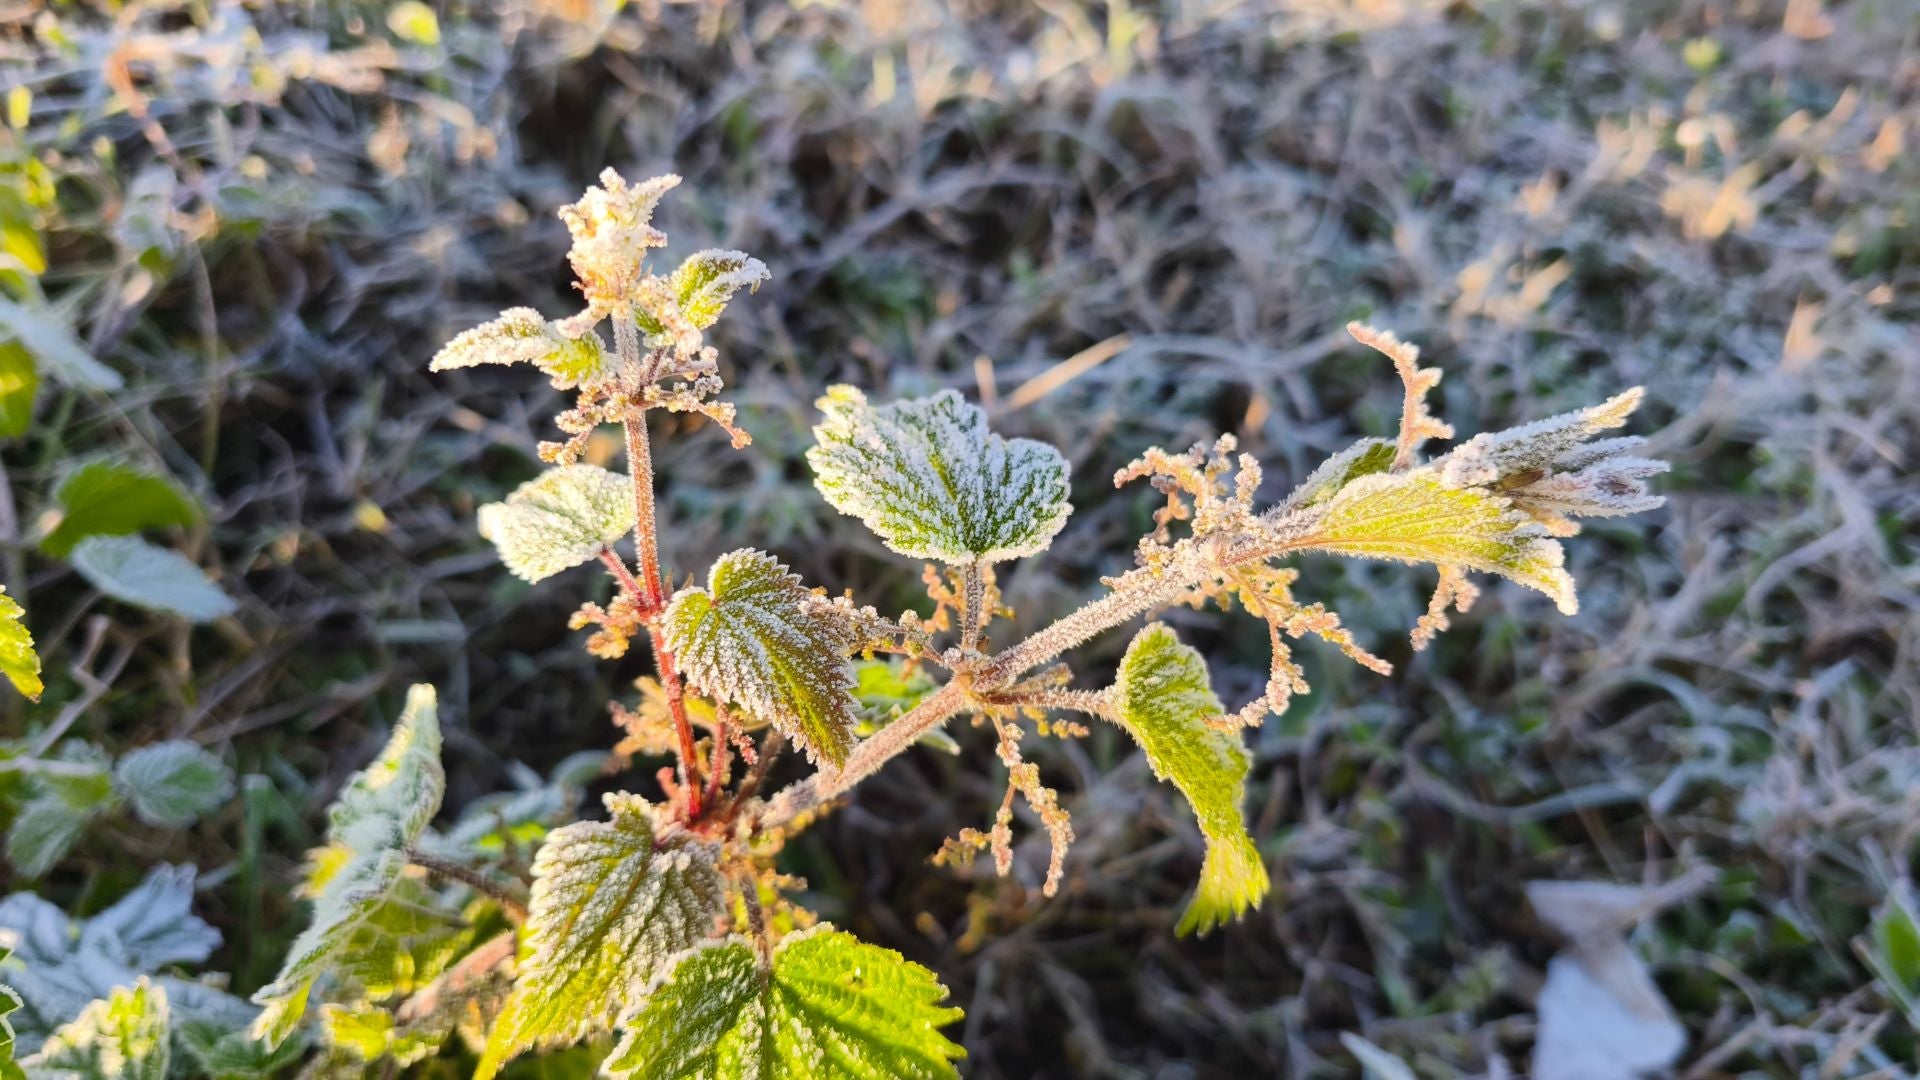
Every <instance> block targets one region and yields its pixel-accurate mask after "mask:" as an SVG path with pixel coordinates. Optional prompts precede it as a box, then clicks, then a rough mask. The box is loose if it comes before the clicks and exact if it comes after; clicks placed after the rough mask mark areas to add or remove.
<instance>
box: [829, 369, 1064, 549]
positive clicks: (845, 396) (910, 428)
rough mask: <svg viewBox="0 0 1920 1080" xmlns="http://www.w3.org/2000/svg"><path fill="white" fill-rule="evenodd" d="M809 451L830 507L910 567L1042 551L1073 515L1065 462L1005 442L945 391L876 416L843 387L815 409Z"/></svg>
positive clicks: (1050, 452) (1024, 443) (1019, 442)
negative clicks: (913, 562)
mask: <svg viewBox="0 0 1920 1080" xmlns="http://www.w3.org/2000/svg"><path fill="white" fill-rule="evenodd" d="M818 405H819V407H820V410H821V411H822V412H823V413H824V414H825V417H824V418H823V419H822V421H821V423H820V425H819V426H817V427H815V428H814V429H813V436H814V439H815V440H816V443H817V445H815V446H814V447H813V448H812V449H810V450H808V451H807V461H808V462H809V463H810V464H812V466H813V471H814V477H815V480H814V483H815V485H816V486H817V487H819V489H820V493H821V494H822V495H824V496H826V499H827V502H828V503H830V504H832V506H833V508H834V509H836V510H838V511H840V512H841V513H843V514H848V515H851V516H853V517H857V518H859V519H860V520H861V521H863V522H865V523H866V526H867V528H869V529H872V530H873V531H874V532H875V533H877V534H879V536H880V539H882V540H884V541H886V543H887V546H888V547H890V548H892V549H893V550H895V551H897V552H899V553H901V554H902V555H906V556H909V557H911V558H916V559H937V560H939V561H941V562H946V563H956V564H958V563H969V562H974V561H980V562H990V563H991V562H1001V561H1003V560H1006V559H1013V558H1018V557H1020V556H1022V555H1032V554H1034V553H1036V552H1039V551H1042V550H1045V548H1046V547H1047V545H1048V544H1049V543H1051V542H1052V541H1053V537H1054V535H1055V534H1057V533H1058V532H1059V531H1060V529H1061V527H1062V526H1064V525H1065V524H1066V521H1067V515H1068V514H1070V513H1072V511H1073V508H1072V507H1071V506H1069V505H1068V503H1067V494H1068V492H1067V461H1066V459H1065V458H1064V457H1061V456H1060V452H1059V451H1058V450H1055V449H1054V448H1053V447H1051V446H1048V445H1047V444H1045V443H1041V442H1035V441H1033V440H1031V439H1011V440H1009V439H1003V438H1001V437H1000V436H998V435H995V434H994V433H992V432H991V431H989V430H988V429H987V417H986V414H985V413H983V412H981V411H980V410H979V409H978V408H976V407H974V406H972V405H969V404H967V403H966V402H965V401H963V400H961V397H960V395H959V394H957V393H955V392H954V391H952V390H943V391H941V392H940V393H938V394H935V395H934V396H932V397H930V398H920V399H917V400H910V401H900V402H895V403H894V404H891V405H883V406H880V407H878V408H874V407H871V406H869V405H868V404H867V399H866V397H865V395H863V394H861V393H860V391H858V390H856V389H854V388H852V387H850V386H836V387H834V388H833V389H831V390H829V391H828V392H827V395H826V396H825V397H823V398H821V399H820V400H819V402H818Z"/></svg>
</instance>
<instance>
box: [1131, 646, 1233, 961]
mask: <svg viewBox="0 0 1920 1080" xmlns="http://www.w3.org/2000/svg"><path fill="white" fill-rule="evenodd" d="M1112 702H1113V705H1114V711H1115V713H1116V715H1117V716H1118V719H1119V721H1120V726H1121V727H1123V728H1125V729H1126V730H1127V733H1128V734H1129V735H1132V736H1133V739H1134V741H1135V742H1137V743H1139V744H1140V748H1141V749H1142V750H1143V751H1145V752H1146V755H1147V764H1148V765H1150V766H1152V767H1153V773H1154V775H1155V776H1158V777H1159V778H1161V779H1162V780H1166V781H1168V782H1170V783H1172V784H1173V786H1175V787H1177V788H1179V789H1180V793H1181V794H1182V795H1185V796H1186V798H1187V802H1188V803H1190V804H1191V805H1192V806H1193V812H1194V815H1195V816H1196V817H1197V818H1199V821H1200V832H1201V834H1202V835H1203V836H1204V837H1205V838H1206V842H1207V855H1206V860H1205V862H1204V863H1203V864H1202V865H1201V868H1200V884H1199V886H1198V888H1197V889H1195V891H1194V896H1193V900H1192V902H1190V903H1189V904H1188V905H1187V910H1186V913H1185V914H1183V915H1182V916H1181V917H1180V924H1179V926H1178V928H1177V932H1178V933H1180V934H1188V933H1192V932H1194V931H1196V930H1197V931H1199V932H1200V933H1202V934H1204V933H1207V932H1208V931H1210V930H1212V929H1213V928H1214V927H1215V926H1218V925H1220V924H1221V923H1224V922H1227V921H1229V920H1231V919H1237V918H1239V917H1240V915H1241V914H1243V913H1244V912H1245V911H1246V910H1247V909H1248V908H1250V907H1253V906H1256V905H1258V904H1259V903H1260V901H1261V900H1262V899H1264V898H1265V897H1266V895H1267V889H1268V887H1269V879H1268V877H1267V868H1266V865H1265V864H1264V863H1262V862H1261V861H1260V852H1259V851H1258V850H1256V849H1255V848H1254V846H1253V838H1252V837H1251V836H1249V835H1248V834H1247V828H1246V824H1245V823H1244V821H1243V820H1242V818H1241V811H1240V804H1241V802H1242V801H1243V800H1244V799H1245V797H1246V788H1247V770H1248V768H1249V766H1250V763H1249V762H1248V760H1247V752H1246V750H1245V749H1244V748H1243V747H1242V746H1241V745H1240V736H1239V735H1238V733H1236V732H1230V731H1223V730H1221V729H1220V728H1218V727H1216V726H1215V725H1214V724H1213V723H1211V722H1210V721H1213V720H1216V719H1218V718H1219V717H1220V714H1221V711H1222V710H1221V705H1220V699H1219V698H1218V697H1215V696H1214V693H1213V686H1212V683H1211V680H1210V679H1209V678H1208V675H1207V664H1206V661H1205V660H1203V659H1201V656H1200V654H1199V653H1198V652H1196V651H1195V650H1194V649H1193V648H1191V647H1190V646H1187V645H1184V644H1182V643H1181V642H1180V639H1179V638H1178V637H1176V636H1175V635H1174V632H1173V630H1172V629H1171V628H1169V627H1167V626H1166V625H1164V624H1162V623H1154V624H1153V625H1151V626H1148V627H1146V628H1144V629H1142V630H1141V631H1140V633H1139V634H1138V635H1136V636H1135V637H1134V639H1133V643H1132V644H1131V645H1129V646H1127V654H1126V656H1125V657H1124V658H1123V659H1122V660H1121V661H1120V671H1119V675H1118V676H1117V677H1116V678H1115V680H1114V687H1113V691H1112Z"/></svg>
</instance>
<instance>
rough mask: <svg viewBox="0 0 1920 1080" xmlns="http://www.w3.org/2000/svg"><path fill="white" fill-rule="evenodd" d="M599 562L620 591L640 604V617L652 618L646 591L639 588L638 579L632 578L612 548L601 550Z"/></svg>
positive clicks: (631, 574)
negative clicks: (611, 576)
mask: <svg viewBox="0 0 1920 1080" xmlns="http://www.w3.org/2000/svg"><path fill="white" fill-rule="evenodd" d="M600 561H601V562H602V563H603V564H605V565H606V568H607V572H608V573H610V574H612V575H613V579H614V580H615V581H618V582H619V583H620V588H621V590H622V591H624V592H625V593H626V594H627V595H628V596H631V597H633V598H634V599H635V600H637V601H639V602H640V611H641V617H642V618H648V619H650V618H652V617H653V608H652V606H651V604H650V603H649V601H648V600H647V593H646V590H645V589H643V588H641V587H640V581H639V579H637V578H635V577H634V576H633V571H632V570H629V569H627V564H626V562H625V561H623V560H622V559H621V558H620V555H619V553H617V552H615V551H614V550H613V549H612V548H601V549H600Z"/></svg>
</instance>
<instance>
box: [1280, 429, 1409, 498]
mask: <svg viewBox="0 0 1920 1080" xmlns="http://www.w3.org/2000/svg"><path fill="white" fill-rule="evenodd" d="M1393 456H1394V445H1393V440H1392V439H1361V440H1360V441H1359V442H1357V443H1354V444H1353V445H1352V446H1349V447H1347V448H1346V449H1345V450H1342V451H1340V452H1339V453H1337V454H1335V455H1333V456H1332V457H1330V458H1328V459H1327V460H1325V461H1323V462H1321V463H1320V467H1319V468H1317V469H1315V470H1313V472H1312V473H1310V474H1308V476H1307V478H1306V479H1305V480H1303V481H1301V482H1300V486H1299V487H1297V488H1295V489H1294V491H1293V494H1291V495H1288V496H1287V498H1286V502H1285V506H1286V507H1287V508H1288V509H1293V508H1296V507H1302V506H1315V505H1318V504H1320V503H1323V502H1326V501H1327V500H1328V499H1331V498H1333V496H1334V493H1336V492H1338V491H1339V490H1340V489H1341V488H1343V487H1346V486H1347V485H1348V484H1349V483H1351V482H1352V481H1354V480H1357V479H1359V478H1360V477H1362V476H1369V475H1371V474H1373V473H1383V472H1386V471H1387V470H1388V469H1391V468H1392V467H1393Z"/></svg>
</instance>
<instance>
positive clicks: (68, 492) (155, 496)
mask: <svg viewBox="0 0 1920 1080" xmlns="http://www.w3.org/2000/svg"><path fill="white" fill-rule="evenodd" d="M53 497H54V501H55V502H57V503H59V505H60V509H59V518H58V523H57V524H56V525H55V526H54V527H53V529H52V530H51V531H50V532H48V533H47V535H46V536H44V537H42V538H41V540H40V550H42V551H44V552H46V553H47V554H49V555H57V556H59V557H61V558H65V557H67V556H68V555H69V554H71V553H72V551H73V547H74V545H75V544H78V543H79V542H80V541H81V540H83V539H85V538H87V537H89V536H125V535H127V534H129V533H137V532H140V531H142V530H144V529H159V528H165V527H167V526H169V525H191V524H193V523H194V522H195V521H198V520H199V519H200V508H199V506H198V505H196V504H195V503H194V501H193V498H192V497H191V496H189V495H188V494H187V493H186V492H185V491H182V490H181V489H180V487H179V485H177V484H175V483H174V482H173V481H172V480H170V479H168V478H166V477H164V476H156V475H154V474H152V473H148V472H143V471H141V470H139V469H135V468H131V467H129V466H126V465H121V464H117V463H115V462H111V461H93V462H88V463H87V464H85V465H82V466H81V467H79V468H78V469H75V470H74V471H73V472H71V473H69V474H68V475H67V476H66V478H65V479H63V480H61V481H60V486H59V487H57V488H55V489H54V492H53Z"/></svg>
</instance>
